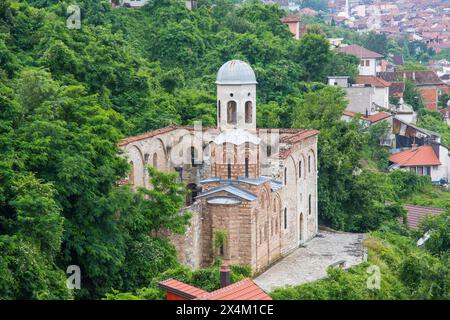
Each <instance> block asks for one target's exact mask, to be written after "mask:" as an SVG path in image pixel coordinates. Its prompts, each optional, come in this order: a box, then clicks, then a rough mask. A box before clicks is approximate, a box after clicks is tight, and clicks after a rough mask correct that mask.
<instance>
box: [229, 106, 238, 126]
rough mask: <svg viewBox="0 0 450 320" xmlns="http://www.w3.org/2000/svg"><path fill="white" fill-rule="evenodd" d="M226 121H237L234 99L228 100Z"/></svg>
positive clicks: (232, 122) (233, 122)
mask: <svg viewBox="0 0 450 320" xmlns="http://www.w3.org/2000/svg"><path fill="white" fill-rule="evenodd" d="M227 122H228V123H229V124H236V123H237V106H236V101H228V104H227Z"/></svg>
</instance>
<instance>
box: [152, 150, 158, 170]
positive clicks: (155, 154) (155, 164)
mask: <svg viewBox="0 0 450 320" xmlns="http://www.w3.org/2000/svg"><path fill="white" fill-rule="evenodd" d="M152 162H153V168H157V167H158V154H157V153H156V152H155V153H154V154H153V161H152Z"/></svg>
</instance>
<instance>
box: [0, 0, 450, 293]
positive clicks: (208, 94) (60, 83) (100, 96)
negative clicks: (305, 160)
mask: <svg viewBox="0 0 450 320" xmlns="http://www.w3.org/2000/svg"><path fill="white" fill-rule="evenodd" d="M213 2H214V6H213V5H212V4H213ZM235 2H236V1H232V0H215V1H209V0H203V1H199V8H198V9H197V10H194V11H189V10H187V9H186V8H185V7H184V3H183V1H177V0H151V1H149V3H148V5H147V6H146V7H144V8H143V9H139V10H129V9H127V8H119V9H112V8H111V6H110V4H109V1H106V0H79V1H77V3H78V4H79V5H80V7H81V15H82V21H81V25H82V27H81V29H79V30H78V29H69V28H67V26H66V20H67V16H68V14H67V7H68V5H69V4H72V1H66V0H28V1H26V0H2V1H1V2H0V148H1V150H2V151H1V158H0V253H1V254H0V299H2V298H3V299H14V298H23V299H70V298H99V297H104V296H105V294H107V293H111V292H113V291H112V290H118V291H114V292H116V293H113V294H112V295H109V296H108V298H117V297H122V295H124V296H127V297H130V298H134V297H147V298H150V297H151V298H156V297H160V292H158V291H155V290H156V287H155V282H154V281H156V280H152V279H161V278H160V277H165V276H168V275H169V273H170V272H175V271H173V270H178V271H179V270H181V271H179V272H180V274H182V275H183V279H185V280H186V281H187V282H188V283H191V284H194V285H198V286H200V287H202V288H206V289H208V290H212V289H214V288H216V287H217V285H218V283H217V272H216V271H214V270H216V269H217V268H216V269H214V270H213V269H207V270H203V271H190V270H187V269H183V268H181V269H178V267H179V266H178V262H177V259H176V253H175V249H174V247H173V246H172V245H170V244H169V243H168V242H167V241H166V240H164V239H162V238H160V237H158V236H159V235H160V232H159V231H160V230H161V229H169V230H172V231H174V232H183V231H184V227H185V225H186V223H188V219H189V214H186V215H182V216H180V215H178V211H179V209H180V208H181V207H182V206H183V199H184V192H183V191H182V190H183V186H182V185H180V184H178V183H177V182H176V179H175V176H174V175H173V174H162V173H159V172H156V171H155V170H152V169H150V176H151V178H152V185H153V186H154V188H153V189H152V190H146V189H144V188H141V189H138V190H131V188H130V187H129V186H118V185H117V181H120V180H121V179H122V178H124V177H125V176H126V175H127V171H128V170H129V167H128V165H127V163H126V161H125V160H124V159H123V158H122V157H121V156H120V152H119V149H118V147H117V142H118V141H119V139H121V138H123V137H124V136H126V135H131V134H137V133H140V132H143V131H147V130H151V129H155V128H160V127H162V126H165V125H169V124H191V123H192V122H193V121H195V120H202V121H203V125H204V126H214V125H215V121H216V120H215V119H216V115H215V112H216V107H215V86H214V80H215V74H216V72H217V70H218V68H219V67H220V66H221V65H222V64H223V63H224V62H225V61H227V60H230V59H242V60H245V61H247V62H249V63H251V65H252V67H253V68H254V69H255V72H256V75H257V78H258V81H259V85H258V111H257V112H258V114H257V122H258V126H261V127H313V128H317V129H319V130H321V136H320V137H321V138H320V144H319V171H320V175H319V177H320V180H319V192H320V197H319V199H320V202H319V211H320V219H321V222H323V223H326V224H328V225H330V226H332V227H335V228H340V229H344V230H358V231H366V230H373V229H376V228H378V227H379V226H380V225H382V224H383V222H385V221H388V220H393V219H396V218H397V217H399V216H401V215H402V210H401V209H400V208H399V205H398V202H400V201H401V199H402V197H404V195H403V194H402V192H404V189H401V188H400V187H398V186H400V185H402V186H405V187H408V188H413V189H414V188H415V189H414V190H419V189H420V188H421V187H422V185H423V184H427V183H428V182H424V181H415V180H414V179H416V177H415V176H414V177H413V176H411V175H412V174H410V173H398V174H395V175H394V174H391V175H389V176H385V175H383V174H381V173H379V172H377V171H376V170H367V169H364V170H363V162H364V161H367V159H365V158H370V159H371V160H373V161H374V162H375V163H376V164H375V167H376V168H377V169H383V168H385V165H386V154H385V153H384V150H383V149H381V148H380V147H379V144H378V143H376V141H377V139H379V138H380V137H382V136H383V130H382V128H381V129H380V130H372V131H371V132H366V131H365V130H364V128H362V127H361V126H360V125H359V122H358V120H357V119H356V120H355V121H353V122H351V123H345V122H343V121H340V116H341V113H342V111H343V109H344V107H345V99H344V94H343V92H342V91H341V90H340V89H338V88H333V87H326V86H325V85H324V84H323V81H324V77H325V76H326V75H328V74H334V75H342V74H346V75H350V76H352V77H353V76H355V75H356V73H357V63H358V61H357V59H356V58H354V57H351V56H346V55H342V54H337V53H335V52H333V51H331V50H330V49H329V45H328V42H327V40H326V37H325V35H323V34H322V32H321V31H320V30H319V29H318V28H315V27H311V28H310V32H309V33H308V34H307V35H305V36H304V37H303V38H302V39H301V40H300V41H294V40H293V38H292V35H291V33H290V32H289V30H288V28H287V27H286V26H285V25H283V24H282V23H281V22H280V18H281V17H282V16H283V15H284V14H285V13H284V12H283V11H282V10H280V9H279V7H277V6H266V5H262V4H261V3H260V2H259V1H256V0H255V1H247V2H246V3H245V4H243V5H241V6H238V7H237V6H235V5H234V3H235ZM316 3H321V1H316ZM321 27H322V29H323V30H324V32H325V33H326V34H327V35H329V33H330V32H331V31H332V30H333V29H332V28H331V27H329V26H325V25H321ZM333 32H334V31H333ZM339 32H340V31H339ZM353 37H355V39H354V40H355V42H358V41H361V39H360V38H357V37H356V36H355V35H353ZM367 37H368V38H367V40H365V41H367V43H368V44H372V45H373V46H374V47H373V49H374V50H375V49H376V50H378V49H381V48H382V46H383V45H384V44H385V40H384V39H381V38H379V37H377V36H375V35H370V36H367ZM370 37H373V38H370ZM388 44H389V43H388ZM389 45H391V44H389ZM405 45H406V44H405ZM392 46H393V45H392ZM370 48H371V47H370ZM390 48H391V47H390ZM389 50H390V49H389ZM411 52H412V51H411ZM381 53H383V52H381ZM314 81H316V82H314ZM425 120H426V119H425ZM425 120H424V121H425ZM429 122H430V123H432V121H431V120H430V121H429ZM430 126H431V125H430ZM444 139H445V138H444ZM375 155H377V157H375ZM378 155H379V156H378ZM397 175H398V176H397ZM387 202H389V203H390V204H389V205H387V206H385V204H386V203H387ZM355 204H356V205H355ZM69 265H78V266H80V268H81V272H82V274H81V281H82V290H80V291H75V292H73V291H70V290H68V289H67V288H66V286H65V280H66V276H67V275H66V274H65V272H66V269H67V267H68V266H69ZM235 268H237V267H235ZM244 269H245V268H244ZM244 269H243V270H240V271H239V270H237V269H235V272H236V274H241V275H246V276H248V275H247V273H246V270H244ZM166 270H171V271H170V272H169V271H167V272H169V273H163V272H164V271H166ZM178 271H176V272H178ZM139 288H146V289H139ZM138 290H139V292H138ZM119 292H132V293H123V294H121V293H119Z"/></svg>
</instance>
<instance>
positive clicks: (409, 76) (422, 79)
mask: <svg viewBox="0 0 450 320" xmlns="http://www.w3.org/2000/svg"><path fill="white" fill-rule="evenodd" d="M377 75H378V77H380V78H382V79H384V80H386V81H388V82H391V83H392V82H398V81H403V82H404V81H405V80H410V81H412V82H414V84H415V85H416V86H417V88H418V89H419V90H420V93H421V94H422V98H423V100H424V104H425V107H426V108H427V109H428V110H431V111H437V108H438V101H439V92H440V91H441V90H442V89H443V88H444V86H445V84H444V83H443V82H442V81H441V79H439V77H438V75H437V74H436V72H434V71H432V70H422V71H397V72H378V74H377Z"/></svg>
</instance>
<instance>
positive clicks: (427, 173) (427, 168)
mask: <svg viewBox="0 0 450 320" xmlns="http://www.w3.org/2000/svg"><path fill="white" fill-rule="evenodd" d="M425 168H426V175H427V176H431V167H425Z"/></svg>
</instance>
